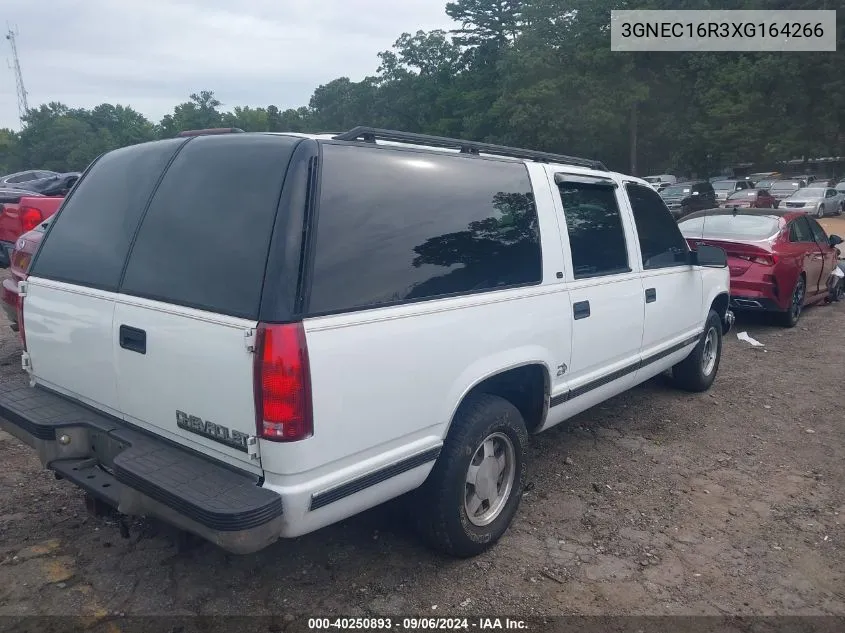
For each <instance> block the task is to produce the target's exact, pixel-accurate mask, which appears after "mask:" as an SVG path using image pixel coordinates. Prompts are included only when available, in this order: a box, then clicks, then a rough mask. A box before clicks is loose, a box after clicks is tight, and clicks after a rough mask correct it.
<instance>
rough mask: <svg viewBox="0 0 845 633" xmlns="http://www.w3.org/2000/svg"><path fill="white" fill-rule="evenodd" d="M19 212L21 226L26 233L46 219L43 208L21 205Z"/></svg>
mask: <svg viewBox="0 0 845 633" xmlns="http://www.w3.org/2000/svg"><path fill="white" fill-rule="evenodd" d="M18 213H19V214H20V218H21V228H22V229H23V232H24V233H26V232H27V231H31V230H32V229H34V228H35V227H36V226H38V225H39V224H41V223H42V222H43V221H44V214H43V213H41V209H36V208H35V207H21V208H20V210H19V211H18Z"/></svg>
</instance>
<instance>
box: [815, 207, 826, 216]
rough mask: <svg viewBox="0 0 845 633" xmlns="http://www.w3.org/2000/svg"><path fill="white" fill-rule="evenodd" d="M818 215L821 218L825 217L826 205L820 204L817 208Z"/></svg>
mask: <svg viewBox="0 0 845 633" xmlns="http://www.w3.org/2000/svg"><path fill="white" fill-rule="evenodd" d="M816 215H817V216H818V217H820V218H823V217H824V205H823V204H820V205H819V208H818V209H817V210H816Z"/></svg>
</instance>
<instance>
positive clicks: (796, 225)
mask: <svg viewBox="0 0 845 633" xmlns="http://www.w3.org/2000/svg"><path fill="white" fill-rule="evenodd" d="M789 241H790V242H813V241H814V239H813V233H812V231H811V230H810V227H809V226H808V225H807V219H806V218H797V219H795V220H793V221H792V224H790V225H789Z"/></svg>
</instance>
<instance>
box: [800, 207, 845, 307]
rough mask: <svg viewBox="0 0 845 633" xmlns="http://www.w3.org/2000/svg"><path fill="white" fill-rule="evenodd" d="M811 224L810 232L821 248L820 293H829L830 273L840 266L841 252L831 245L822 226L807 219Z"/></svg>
mask: <svg viewBox="0 0 845 633" xmlns="http://www.w3.org/2000/svg"><path fill="white" fill-rule="evenodd" d="M807 222H809V223H810V230H811V231H812V232H813V237H814V238H815V240H816V244H817V245H818V247H819V251H820V252H821V256H822V263H821V271H820V273H819V292H827V281H828V277H829V276H830V273H832V272H833V269H834V268H836V266H837V265H838V264H839V251H838V250H837V249H836V248H835V247H834V246H831V245H830V237H829V236H828V234H827V232H826V231H825V230H824V228H822V225H821V224H819V223H818V222H816V221H815V220H814V219H813V218H807Z"/></svg>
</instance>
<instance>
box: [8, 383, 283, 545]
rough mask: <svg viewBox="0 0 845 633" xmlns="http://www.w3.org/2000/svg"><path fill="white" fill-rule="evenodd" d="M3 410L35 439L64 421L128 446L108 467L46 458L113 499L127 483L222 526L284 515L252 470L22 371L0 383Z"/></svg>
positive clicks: (53, 433) (91, 460)
mask: <svg viewBox="0 0 845 633" xmlns="http://www.w3.org/2000/svg"><path fill="white" fill-rule="evenodd" d="M0 416H2V417H3V418H5V420H6V421H7V423H6V424H4V425H3V426H4V427H5V428H7V430H9V431H10V432H11V433H12V434H13V435H15V436H16V437H19V438H21V439H23V440H24V441H27V442H28V443H29V444H30V445H32V446H37V445H39V443H40V444H41V445H43V444H44V443H52V442H56V441H57V440H56V437H57V431H60V430H61V429H62V428H69V427H86V428H88V429H90V430H93V431H97V432H98V433H100V434H103V433H105V434H107V435H108V436H109V437H110V438H112V439H113V440H115V442H116V443H118V444H120V445H123V446H125V448H124V449H123V450H122V451H121V452H119V453H117V455H115V456H114V459H113V463H112V464H111V468H110V469H109V470H110V471H111V472H113V474H111V473H110V472H106V471H105V470H104V469H103V468H101V467H100V465H99V463H98V459H97V457H96V455H94V454H92V455H87V456H85V458H80V459H73V460H65V459H61V458H58V459H55V460H53V461H51V462H50V463H49V464H47V466H48V467H49V468H50V469H52V470H54V471H55V472H57V473H58V474H60V475H61V476H62V477H63V478H65V479H67V480H69V481H72V482H73V483H75V484H76V485H78V486H79V487H80V488H82V489H83V490H85V491H86V492H89V493H90V494H92V495H93V496H95V497H97V498H99V499H101V500H103V501H105V502H107V503H109V504H110V505H114V506H117V505H118V502H119V500H120V489H121V487H122V486H126V487H128V488H132V489H134V490H137V491H138V492H140V493H142V494H144V495H146V496H148V497H150V498H151V499H154V500H155V501H158V502H160V503H162V504H164V505H165V506H168V507H169V508H171V509H173V510H175V511H176V512H177V513H178V514H180V515H183V516H185V517H187V518H189V519H191V520H193V521H196V522H197V523H199V524H201V525H203V526H205V527H207V528H209V529H211V530H215V531H220V532H238V531H242V530H250V529H253V528H257V527H260V526H263V525H265V524H268V523H270V522H271V521H274V520H275V519H278V518H279V517H281V515H282V500H281V497H280V496H279V495H278V494H276V493H275V492H273V491H271V490H267V489H266V488H262V487H260V486H259V485H258V484H259V478H258V476H257V475H253V474H250V473H245V472H242V471H237V470H234V469H232V468H230V467H227V466H224V465H222V464H220V463H219V462H216V461H213V460H211V459H207V458H204V457H203V456H202V455H200V454H197V453H194V452H192V451H188V450H185V449H182V448H179V447H178V446H176V445H173V444H171V443H169V442H165V441H164V440H161V439H159V438H156V437H155V436H154V435H149V434H147V433H142V432H140V431H137V430H135V429H134V428H129V427H128V426H127V425H126V424H125V423H123V422H121V421H120V420H115V419H114V418H112V417H110V416H108V415H105V414H101V413H99V412H97V411H94V410H92V409H90V408H88V407H85V406H83V405H81V404H78V403H76V402H73V401H71V400H69V399H67V398H64V397H62V396H59V395H57V394H55V393H52V392H50V391H47V390H45V389H42V388H39V387H34V388H33V387H30V386H29V384H28V377H27V376H26V374H24V373H23V372H21V373H20V374H19V375H16V376H9V377H8V378H7V379H6V380H4V381H3V382H2V383H0ZM9 423H11V425H12V426H13V427H16V428H10V427H9ZM59 435H61V433H59Z"/></svg>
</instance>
